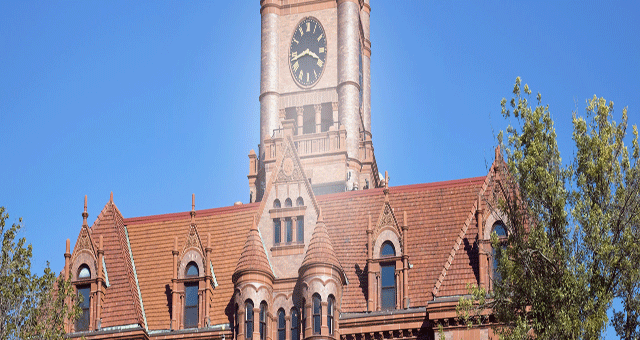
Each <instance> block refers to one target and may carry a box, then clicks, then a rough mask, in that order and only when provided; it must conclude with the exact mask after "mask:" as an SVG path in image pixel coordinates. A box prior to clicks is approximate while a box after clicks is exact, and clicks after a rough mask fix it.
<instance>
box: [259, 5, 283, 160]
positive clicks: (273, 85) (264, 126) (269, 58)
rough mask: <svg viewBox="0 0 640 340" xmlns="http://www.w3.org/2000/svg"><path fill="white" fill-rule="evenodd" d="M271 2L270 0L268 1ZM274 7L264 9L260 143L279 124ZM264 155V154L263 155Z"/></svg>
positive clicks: (269, 135)
mask: <svg viewBox="0 0 640 340" xmlns="http://www.w3.org/2000/svg"><path fill="white" fill-rule="evenodd" d="M267 2H269V1H267ZM271 9H273V7H263V9H262V11H261V12H262V28H261V29H262V41H261V44H262V48H261V63H260V143H261V144H263V143H264V141H265V140H266V139H269V138H271V134H272V133H273V130H275V129H277V128H278V125H279V117H278V115H279V110H278V101H279V97H280V94H279V92H278V77H279V75H278V72H279V70H278V20H279V16H278V14H277V13H275V11H273V10H271ZM261 156H262V155H261Z"/></svg>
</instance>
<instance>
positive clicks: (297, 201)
mask: <svg viewBox="0 0 640 340" xmlns="http://www.w3.org/2000/svg"><path fill="white" fill-rule="evenodd" d="M303 205H304V200H303V199H302V197H298V199H297V200H296V206H298V207H301V206H303Z"/></svg>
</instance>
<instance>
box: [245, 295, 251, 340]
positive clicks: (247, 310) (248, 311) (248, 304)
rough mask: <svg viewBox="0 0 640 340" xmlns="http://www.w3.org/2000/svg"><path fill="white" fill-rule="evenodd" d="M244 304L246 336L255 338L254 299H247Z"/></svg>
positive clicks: (248, 339)
mask: <svg viewBox="0 0 640 340" xmlns="http://www.w3.org/2000/svg"><path fill="white" fill-rule="evenodd" d="M244 306H245V313H244V338H245V339H247V340H251V339H253V301H251V300H247V301H245V302H244Z"/></svg>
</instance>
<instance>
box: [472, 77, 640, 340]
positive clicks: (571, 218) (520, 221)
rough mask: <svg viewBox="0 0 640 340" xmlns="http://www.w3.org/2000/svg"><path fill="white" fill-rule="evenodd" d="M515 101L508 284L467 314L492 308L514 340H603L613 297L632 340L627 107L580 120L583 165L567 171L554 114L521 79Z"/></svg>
mask: <svg viewBox="0 0 640 340" xmlns="http://www.w3.org/2000/svg"><path fill="white" fill-rule="evenodd" d="M513 94H514V96H513V98H512V99H511V100H510V101H509V102H507V100H506V99H502V102H501V107H502V114H503V116H504V117H505V118H511V117H513V118H514V119H515V120H516V121H517V123H518V126H517V127H514V126H509V127H508V128H507V130H506V140H505V139H504V137H505V136H504V135H503V133H502V132H501V133H500V135H499V136H498V140H499V143H500V144H501V146H502V149H503V150H504V151H505V154H506V158H505V161H506V169H507V171H508V174H509V175H508V176H506V179H504V180H502V181H501V182H500V183H499V191H500V195H499V197H500V199H499V201H498V203H497V205H495V206H494V207H493V208H494V209H497V210H499V211H500V212H501V213H502V214H503V216H505V217H506V221H504V222H505V224H506V225H507V229H508V230H509V233H508V239H507V247H504V248H503V247H500V246H499V244H498V239H497V237H496V235H492V244H493V246H494V249H496V250H497V255H496V256H497V258H498V268H497V271H498V272H499V274H500V280H496V281H495V282H494V285H493V287H494V288H493V290H492V291H490V292H485V291H484V290H483V289H480V288H478V287H472V289H471V292H472V295H473V298H472V299H470V300H469V299H466V300H465V299H462V300H461V303H460V306H459V314H460V315H461V316H462V317H463V318H465V319H467V320H473V318H472V316H473V313H474V312H475V313H480V311H481V310H485V309H486V308H491V309H492V310H493V313H494V315H495V316H496V318H497V320H498V322H499V323H500V325H501V326H500V327H497V328H496V332H497V333H498V334H499V335H500V336H501V337H502V338H505V339H524V338H531V339H533V338H536V339H559V338H561V339H594V338H599V337H601V336H602V331H603V330H604V329H605V328H606V326H607V323H608V321H609V320H608V317H607V310H608V309H609V308H611V306H612V301H613V299H614V298H618V299H620V300H621V301H622V305H623V307H624V308H623V310H620V311H614V318H613V320H611V324H612V325H613V326H614V328H615V330H616V332H617V334H618V335H619V336H620V337H622V338H625V339H634V338H638V336H639V335H640V334H639V327H640V318H639V316H640V302H639V298H640V284H639V282H640V268H639V266H638V263H640V246H638V244H637V243H636V240H638V237H640V162H638V159H639V155H640V148H639V147H638V130H637V127H636V126H634V127H633V132H632V136H631V141H632V147H631V149H632V150H631V152H629V150H628V147H627V146H626V145H625V138H628V137H629V136H628V134H627V120H628V117H627V109H626V108H625V109H623V112H622V120H621V122H620V123H616V122H615V121H614V120H613V103H612V102H608V103H607V101H606V100H605V99H604V98H597V97H596V96H594V97H593V98H592V99H590V100H587V109H586V113H585V115H584V117H580V116H578V114H577V113H574V115H573V130H574V132H573V140H574V142H575V145H576V151H575V156H574V158H573V159H572V160H571V161H570V162H567V163H565V164H566V165H563V162H562V158H561V157H560V151H559V149H558V144H557V136H556V133H555V129H554V123H553V119H552V117H551V113H550V112H549V107H548V106H544V105H543V104H542V96H541V95H540V94H538V95H537V96H536V101H537V104H536V105H535V106H531V105H530V104H529V101H528V98H529V97H530V96H531V91H530V90H529V87H528V86H527V85H526V84H525V85H524V87H522V86H521V81H520V78H517V79H516V84H515V86H514V89H513Z"/></svg>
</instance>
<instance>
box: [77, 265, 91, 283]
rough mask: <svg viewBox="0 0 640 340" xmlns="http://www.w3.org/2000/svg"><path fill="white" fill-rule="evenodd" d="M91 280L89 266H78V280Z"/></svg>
mask: <svg viewBox="0 0 640 340" xmlns="http://www.w3.org/2000/svg"><path fill="white" fill-rule="evenodd" d="M90 278H91V270H90V269H89V266H87V265H86V264H83V265H81V266H80V269H79V270H78V279H80V280H81V279H90Z"/></svg>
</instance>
